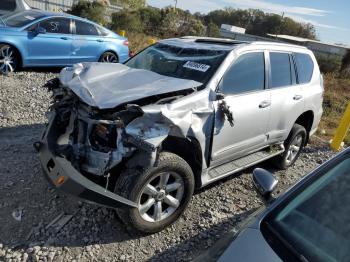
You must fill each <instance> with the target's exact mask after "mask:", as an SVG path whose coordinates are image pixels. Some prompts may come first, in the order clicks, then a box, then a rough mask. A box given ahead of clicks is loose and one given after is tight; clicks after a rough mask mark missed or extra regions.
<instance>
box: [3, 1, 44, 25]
mask: <svg viewBox="0 0 350 262" xmlns="http://www.w3.org/2000/svg"><path fill="white" fill-rule="evenodd" d="M0 1H1V0H0ZM43 16H44V15H43V14H41V13H40V12H37V11H32V10H28V11H23V12H19V13H17V12H15V13H10V14H7V15H4V16H2V17H1V18H2V19H1V21H2V22H3V23H4V24H5V25H7V26H11V27H22V26H25V25H27V24H30V23H32V22H34V21H36V20H38V19H39V18H42V17H43Z"/></svg>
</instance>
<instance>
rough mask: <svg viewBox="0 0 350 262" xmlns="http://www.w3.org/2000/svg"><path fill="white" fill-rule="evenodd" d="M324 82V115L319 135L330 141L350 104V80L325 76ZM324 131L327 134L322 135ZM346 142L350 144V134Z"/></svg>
mask: <svg viewBox="0 0 350 262" xmlns="http://www.w3.org/2000/svg"><path fill="white" fill-rule="evenodd" d="M324 80H325V94H324V101H323V110H324V113H323V117H322V120H321V123H320V127H319V131H318V135H319V136H322V137H323V138H325V139H327V140H329V139H331V138H332V137H333V136H334V133H335V131H336V129H337V127H338V125H339V121H340V119H341V117H342V116H343V114H344V111H345V108H346V106H347V105H348V103H350V79H339V78H336V77H335V76H334V75H331V74H329V75H326V76H325V79H324ZM322 130H324V131H325V134H321V133H322V132H321V131H322ZM345 142H346V143H347V144H350V133H348V135H347V137H346V138H345Z"/></svg>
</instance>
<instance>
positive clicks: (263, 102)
mask: <svg viewBox="0 0 350 262" xmlns="http://www.w3.org/2000/svg"><path fill="white" fill-rule="evenodd" d="M270 105H271V101H268V100H266V101H262V102H261V103H260V104H259V108H266V107H269V106H270Z"/></svg>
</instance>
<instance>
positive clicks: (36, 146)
mask: <svg viewBox="0 0 350 262" xmlns="http://www.w3.org/2000/svg"><path fill="white" fill-rule="evenodd" d="M42 145H43V143H41V142H40V141H37V142H34V143H33V147H34V149H35V151H36V152H38V153H39V151H40V148H41V147H42Z"/></svg>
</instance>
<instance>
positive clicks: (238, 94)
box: [212, 51, 271, 164]
mask: <svg viewBox="0 0 350 262" xmlns="http://www.w3.org/2000/svg"><path fill="white" fill-rule="evenodd" d="M266 75H267V74H266V70H265V55H264V51H254V52H248V53H244V54H241V55H240V56H239V57H238V58H237V59H236V60H235V61H234V62H233V64H232V66H231V67H230V68H229V69H228V70H227V71H226V73H225V74H224V77H223V79H222V80H221V82H220V86H219V92H221V93H223V94H224V95H225V99H224V101H225V102H226V104H227V105H228V106H229V110H230V111H231V112H232V115H233V118H234V125H233V126H231V125H230V123H229V122H228V121H227V120H225V118H224V115H223V112H222V110H221V109H220V106H219V103H220V102H217V104H216V106H217V110H216V112H217V113H216V116H215V130H214V137H213V145H212V160H213V161H214V162H225V161H226V160H231V159H234V158H238V157H241V156H243V155H245V154H246V153H248V152H251V151H255V150H257V149H260V148H261V147H263V146H265V145H266V142H267V136H266V132H267V125H268V120H269V111H270V104H271V101H270V91H269V90H266V89H265V85H266ZM214 164H215V163H214Z"/></svg>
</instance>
